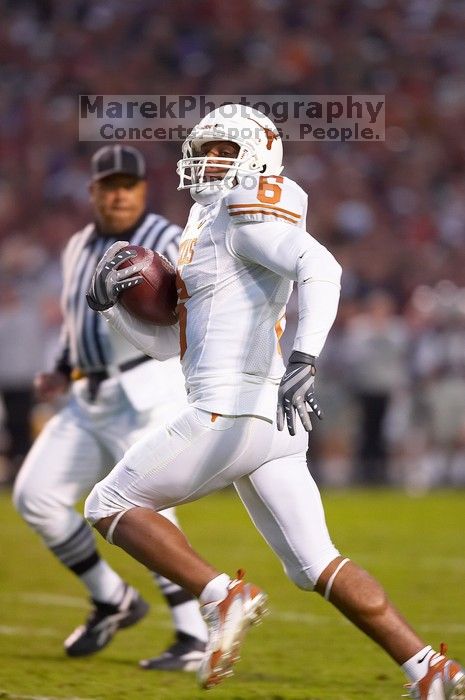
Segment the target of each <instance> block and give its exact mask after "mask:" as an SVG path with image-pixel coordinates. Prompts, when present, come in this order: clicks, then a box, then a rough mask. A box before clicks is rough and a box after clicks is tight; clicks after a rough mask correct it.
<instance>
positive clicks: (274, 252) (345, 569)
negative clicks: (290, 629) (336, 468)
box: [85, 105, 465, 700]
mask: <svg viewBox="0 0 465 700" xmlns="http://www.w3.org/2000/svg"><path fill="white" fill-rule="evenodd" d="M282 169H283V165H282V144H281V139H280V137H279V134H278V132H277V130H276V128H275V126H274V124H273V123H272V122H271V121H270V120H269V119H267V118H266V117H265V116H264V115H262V114H261V113H259V112H256V111H254V110H251V109H248V110H247V109H246V108H243V107H241V106H240V105H237V106H236V110H235V114H234V115H232V116H230V117H225V116H224V111H223V110H222V109H219V110H215V111H213V112H212V113H210V114H209V115H208V116H207V117H206V118H205V119H204V120H203V121H202V122H201V123H200V124H199V125H198V127H196V128H195V129H194V130H193V132H192V133H191V134H190V136H189V137H188V139H187V140H186V141H185V143H184V145H183V158H182V159H181V160H180V161H179V164H178V172H179V175H180V188H189V189H190V192H191V195H192V197H193V199H194V200H195V203H194V205H193V207H192V209H191V212H190V216H189V219H188V222H187V225H186V227H185V229H184V233H183V235H182V238H181V244H180V254H179V259H178V293H179V299H178V309H179V325H180V345H181V357H182V365H183V371H184V375H185V378H186V386H187V390H188V400H189V407H188V408H186V409H185V410H184V411H182V412H181V413H180V414H179V416H178V417H177V418H176V419H175V420H173V421H169V422H167V424H166V426H165V427H163V428H159V429H157V430H154V431H153V432H152V433H151V434H147V435H146V436H145V437H144V438H143V439H142V440H140V441H138V442H137V443H136V444H135V445H133V446H132V447H131V448H130V449H129V451H128V452H127V453H126V454H125V456H124V458H123V459H122V460H121V461H120V462H119V463H118V464H117V465H116V467H115V468H114V470H113V471H112V472H111V473H110V474H109V475H108V476H107V477H106V478H105V479H104V480H103V481H101V482H100V483H99V484H97V485H96V486H95V487H94V489H93V491H92V492H91V494H90V496H89V497H88V499H87V501H86V507H85V512H86V516H87V518H88V519H89V521H90V522H91V523H92V524H94V526H95V527H96V528H97V530H98V531H99V532H100V533H101V534H102V535H104V536H105V537H106V539H107V540H108V541H109V542H112V543H114V544H117V545H118V546H120V547H122V548H123V549H125V550H126V551H127V552H128V553H129V554H131V555H132V556H133V557H135V558H136V559H138V560H139V561H140V562H142V563H143V564H144V565H145V566H148V567H149V568H150V569H153V570H156V571H158V572H160V573H161V574H162V575H163V576H167V577H169V578H170V579H171V580H173V581H176V582H177V583H178V584H180V585H182V586H183V587H185V588H186V589H188V590H189V591H191V592H192V593H193V594H194V595H196V596H198V597H199V599H200V603H201V606H202V611H203V615H204V618H205V620H206V622H207V626H208V629H209V641H208V644H207V653H206V656H205V657H204V660H203V662H202V664H201V667H200V670H199V681H200V684H201V686H202V687H204V688H210V687H212V686H214V685H216V684H217V683H219V682H221V680H222V679H223V678H225V677H226V676H228V675H230V674H231V671H232V666H233V664H234V662H235V661H236V660H237V658H238V656H239V647H240V644H241V642H242V639H243V637H244V634H245V632H246V630H247V629H248V627H249V626H250V625H251V624H253V623H255V622H257V621H259V620H260V618H261V617H262V616H263V614H264V611H265V607H266V595H265V593H264V592H263V591H261V590H260V589H259V588H258V587H257V586H255V585H253V584H251V583H246V582H245V581H244V579H243V573H242V572H241V571H239V572H238V575H237V576H236V578H234V579H231V578H230V576H229V575H228V574H226V573H222V572H220V571H217V570H216V569H215V568H214V567H213V566H212V565H211V564H209V563H207V562H205V561H204V560H203V559H201V558H200V556H199V555H198V554H197V553H196V552H194V551H193V550H192V549H191V547H190V546H189V544H188V542H187V540H186V538H185V536H184V535H183V534H182V533H181V532H180V531H179V530H178V529H177V528H176V527H174V526H173V525H172V524H171V523H170V522H169V521H168V520H167V519H166V518H164V517H163V516H162V515H160V513H159V512H158V511H160V510H161V509H163V508H167V507H170V506H173V505H175V504H178V503H184V502H187V501H192V500H195V499H198V498H200V497H201V496H204V495H206V494H208V493H210V492H211V491H214V490H217V489H220V488H223V487H224V486H227V485H229V484H231V483H232V484H234V486H235V488H236V490H237V492H238V494H239V496H240V498H241V500H242V501H243V503H244V505H245V507H246V508H247V510H248V512H249V513H250V516H251V518H252V520H253V522H254V524H255V526H256V527H257V528H258V529H259V531H260V532H261V533H262V535H263V537H264V538H265V540H266V541H267V542H268V543H269V545H270V546H271V547H272V548H273V549H274V551H275V552H276V554H277V555H278V556H279V557H280V559H281V561H282V563H283V565H284V568H285V570H286V572H287V574H288V576H289V577H290V578H291V579H292V580H293V581H294V582H295V583H296V585H297V586H299V587H300V588H302V589H305V590H309V591H311V590H314V591H316V592H317V593H319V594H320V595H322V596H323V597H324V598H325V599H327V600H329V601H330V602H331V603H332V604H333V605H335V606H336V607H337V608H338V609H339V610H340V611H341V612H342V613H343V614H344V615H345V616H346V617H347V618H348V619H349V620H351V621H352V622H353V623H354V624H355V625H357V626H358V627H359V628H360V629H361V630H362V631H363V632H365V633H366V634H367V635H369V636H370V637H371V638H372V639H373V640H374V641H375V642H377V643H378V644H379V645H380V646H381V647H382V648H383V649H384V650H385V651H386V652H387V653H388V654H389V655H390V656H391V657H392V658H393V659H394V661H395V662H397V663H398V664H399V665H401V666H402V667H403V669H404V671H405V672H406V674H407V676H408V677H409V679H410V694H411V696H412V697H415V698H422V699H424V700H426V698H428V700H433V699H437V700H439V698H441V700H444V698H457V697H461V695H459V693H464V692H465V673H464V670H463V669H462V668H461V667H460V665H459V664H458V663H456V662H454V661H452V660H450V659H448V658H447V657H446V656H445V655H444V654H443V653H442V650H441V652H439V653H438V652H436V651H435V650H433V649H432V648H431V647H430V646H428V645H427V644H426V643H425V641H423V640H422V639H421V638H420V637H419V636H418V635H417V634H416V632H415V631H414V630H412V628H411V627H410V626H409V625H408V624H407V623H406V622H405V620H404V619H403V618H402V617H401V616H400V614H399V613H398V612H397V610H396V609H395V608H394V607H393V605H392V604H391V603H390V601H389V600H388V598H387V596H386V593H385V592H384V590H383V589H382V587H381V586H380V584H379V583H378V582H377V581H376V580H375V579H373V578H372V577H371V576H370V575H369V574H368V573H367V572H366V571H364V570H363V569H361V568H360V567H358V566H357V565H356V564H355V563H354V562H352V561H350V560H349V559H348V558H347V557H344V556H342V555H340V553H339V551H338V550H337V549H336V547H335V546H334V544H333V543H332V541H331V539H330V536H329V534H328V531H327V527H326V523H325V516H324V511H323V507H322V503H321V500H320V495H319V492H318V489H317V487H316V485H315V483H314V481H313V479H312V477H311V475H310V473H309V471H308V469H307V464H306V458H305V453H306V447H307V432H306V431H309V430H311V420H312V419H313V418H315V417H316V418H321V410H320V407H319V405H318V401H317V399H316V396H315V390H314V386H315V384H314V383H315V375H316V371H317V364H318V356H319V355H320V353H321V351H322V349H323V346H324V343H325V340H326V337H327V334H328V332H329V330H330V328H331V325H332V323H333V321H334V318H335V315H336V310H337V306H338V299H339V286H340V275H341V268H340V266H339V265H338V263H337V262H336V260H335V259H334V257H333V256H332V255H331V254H330V253H329V252H328V250H327V249H326V248H325V247H324V246H322V245H321V244H320V243H318V241H317V240H316V239H315V238H313V237H312V236H311V235H309V234H308V233H307V232H306V229H305V220H306V212H307V196H306V194H305V193H304V192H303V190H302V189H301V188H300V187H299V186H298V185H297V184H296V183H295V182H293V181H292V180H289V179H288V178H286V177H284V176H283V175H281V172H282ZM121 249H124V243H122V242H120V243H118V244H116V246H115V247H114V248H113V250H111V251H110V252H109V254H108V257H107V259H106V260H107V261H108V260H109V259H110V258H111V259H113V258H114V255H115V254H116V253H117V252H118V251H120V250H121ZM104 267H105V258H104V261H103V268H104ZM103 268H102V263H101V264H100V266H99V268H98V269H97V271H96V275H95V277H94V284H93V286H92V290H91V292H90V297H91V301H92V304H93V305H94V307H97V308H99V305H100V308H101V309H107V310H106V311H104V312H103V313H104V314H105V315H106V318H107V319H108V321H109V322H110V324H112V325H113V326H114V327H115V328H117V329H118V330H120V332H122V333H123V334H125V335H126V336H127V337H128V338H131V339H132V342H133V343H134V344H135V345H137V346H138V347H139V348H140V349H142V350H143V351H144V352H146V353H148V354H151V355H153V356H154V357H161V356H164V355H166V354H167V353H169V351H170V344H171V345H172V352H176V350H177V346H176V342H175V341H174V339H173V334H172V332H171V333H165V334H163V332H162V331H163V329H157V332H156V333H154V331H153V327H152V328H150V327H149V326H147V325H146V324H144V323H142V322H139V321H137V320H135V319H134V318H132V317H131V316H130V315H129V314H128V313H127V312H126V311H125V310H124V309H123V308H122V307H121V306H120V305H119V304H118V303H117V301H116V303H113V302H115V300H116V298H117V295H116V294H115V284H117V276H118V273H117V272H113V273H111V274H110V275H105V274H104V273H103ZM124 274H125V275H128V274H130V273H129V272H128V269H126V270H125V271H124ZM137 278H138V275H137V268H135V269H134V275H133V279H134V280H137ZM293 281H296V282H297V287H298V303H299V322H298V327H297V332H296V336H295V340H294V346H293V352H292V354H291V356H290V359H289V364H288V366H287V368H284V365H283V363H282V358H281V355H280V350H279V336H280V333H281V330H282V324H283V319H284V311H285V307H286V303H287V301H288V299H289V296H290V293H291V287H292V282H293ZM111 303H113V306H111V308H110V309H108V307H109V305H110V304H111ZM276 405H277V415H276ZM297 416H298V417H297ZM276 423H277V428H278V429H276ZM285 426H287V430H284V428H285Z"/></svg>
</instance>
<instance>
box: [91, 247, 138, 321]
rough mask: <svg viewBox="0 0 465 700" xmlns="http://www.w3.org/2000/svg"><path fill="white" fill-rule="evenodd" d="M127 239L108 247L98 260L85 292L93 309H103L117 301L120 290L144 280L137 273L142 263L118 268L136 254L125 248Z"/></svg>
mask: <svg viewBox="0 0 465 700" xmlns="http://www.w3.org/2000/svg"><path fill="white" fill-rule="evenodd" d="M129 245H130V243H129V242H128V241H117V242H116V243H113V245H112V246H110V247H109V248H108V250H107V251H106V253H105V255H104V256H103V257H102V259H101V260H100V262H99V264H98V265H97V268H96V270H95V272H94V275H93V277H92V282H91V283H90V287H89V291H88V292H87V294H86V299H87V303H88V304H89V306H90V308H91V309H93V310H94V311H105V309H109V308H111V307H112V306H113V305H114V304H115V303H116V302H117V301H118V296H119V294H120V292H122V291H123V289H127V288H128V287H135V286H136V285H138V284H140V283H141V282H143V281H144V278H143V277H142V276H141V275H139V274H138V273H139V272H140V271H141V270H142V268H143V267H144V264H143V263H135V264H134V265H128V267H125V268H123V269H122V270H120V269H119V268H120V266H121V264H122V263H123V262H124V261H125V260H128V259H130V258H133V257H134V256H135V255H136V252H135V251H134V250H127V246H129Z"/></svg>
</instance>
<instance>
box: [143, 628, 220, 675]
mask: <svg viewBox="0 0 465 700" xmlns="http://www.w3.org/2000/svg"><path fill="white" fill-rule="evenodd" d="M206 646H207V645H206V644H205V642H202V641H201V640H200V639H198V638H197V637H193V636H192V635H190V634H186V633H185V632H176V641H175V642H174V643H173V644H172V645H171V646H169V647H168V649H167V650H166V651H164V652H163V653H162V654H160V656H154V657H153V658H152V659H143V660H142V661H139V666H140V667H141V668H143V669H145V670H146V671H198V670H199V667H200V664H201V662H202V659H203V657H204V655H205V648H206Z"/></svg>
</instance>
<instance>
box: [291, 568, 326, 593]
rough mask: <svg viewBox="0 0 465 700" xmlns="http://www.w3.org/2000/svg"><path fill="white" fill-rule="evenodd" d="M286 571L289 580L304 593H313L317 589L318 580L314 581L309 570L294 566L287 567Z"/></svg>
mask: <svg viewBox="0 0 465 700" xmlns="http://www.w3.org/2000/svg"><path fill="white" fill-rule="evenodd" d="M284 571H285V572H286V574H287V576H288V578H290V579H291V581H292V582H293V583H295V585H296V586H297V588H300V589H301V590H302V591H313V590H314V588H315V583H316V582H317V580H318V579H315V580H313V576H311V574H310V573H309V571H308V569H303V568H297V567H294V566H285V567H284Z"/></svg>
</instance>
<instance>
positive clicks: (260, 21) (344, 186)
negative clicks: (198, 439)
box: [0, 0, 465, 490]
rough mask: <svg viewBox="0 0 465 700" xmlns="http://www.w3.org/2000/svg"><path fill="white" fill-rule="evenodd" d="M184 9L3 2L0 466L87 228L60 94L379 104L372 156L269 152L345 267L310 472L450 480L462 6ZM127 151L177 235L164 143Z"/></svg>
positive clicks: (457, 332) (361, 145)
mask: <svg viewBox="0 0 465 700" xmlns="http://www.w3.org/2000/svg"><path fill="white" fill-rule="evenodd" d="M193 5H194V3H191V2H189V1H188V0H172V1H171V2H163V0H134V1H133V2H130V3H128V2H124V0H105V1H104V2H103V1H102V2H99V1H98V0H68V1H67V2H65V3H62V2H59V0H3V1H2V2H0V7H1V13H2V21H1V23H0V96H1V97H0V115H1V116H0V287H1V292H2V293H1V294H0V393H1V394H2V395H3V398H4V414H5V415H4V420H3V425H4V430H3V433H2V436H3V437H2V440H3V444H2V446H1V451H2V453H3V454H4V455H5V458H8V459H9V460H10V461H12V462H13V463H14V466H17V464H18V463H19V462H20V460H21V456H22V455H23V454H24V452H25V451H26V449H27V446H28V439H29V437H28V434H27V433H28V430H29V428H28V425H27V424H24V421H22V423H23V424H22V425H17V424H15V425H13V424H12V423H14V422H15V421H16V423H17V422H18V416H20V417H21V416H24V415H25V407H26V406H28V405H29V404H30V402H31V391H30V386H31V380H32V377H33V375H34V373H35V371H36V370H37V369H39V368H40V367H42V366H44V365H45V366H47V365H48V366H49V365H50V364H51V362H52V357H53V343H54V340H55V339H56V336H57V331H58V327H59V320H60V316H59V310H58V306H57V299H58V296H59V288H60V274H59V255H60V251H61V249H62V247H63V245H64V243H65V241H66V240H67V239H68V238H69V236H70V235H71V233H72V232H74V231H75V230H77V229H78V228H80V227H81V226H82V225H83V224H85V223H86V221H87V219H88V217H89V205H88V192H87V184H88V178H89V173H88V168H89V158H90V156H91V154H92V153H93V152H94V151H95V150H96V148H97V147H98V145H99V144H96V143H91V142H79V141H78V138H77V134H78V128H77V115H78V110H77V95H79V94H98V93H100V94H101V93H102V92H103V93H105V94H112V95H118V94H121V95H124V94H136V93H137V94H141V95H150V94H168V95H169V94H173V92H176V93H178V94H185V95H188V94H194V95H195V94H223V95H224V94H245V95H247V94H270V95H286V94H302V95H312V94H313V95H329V94H334V95H337V94H354V95H357V94H383V95H386V140H385V142H376V143H366V142H348V143H344V144H341V143H321V142H299V143H289V144H287V145H286V151H285V153H286V157H285V162H286V164H287V166H286V170H285V174H286V175H288V176H289V177H291V178H293V179H295V180H296V181H297V182H298V183H299V184H300V185H301V186H302V187H303V188H304V189H305V190H306V191H308V192H309V203H310V206H309V216H308V227H309V230H310V231H311V232H312V234H313V235H315V236H316V238H318V239H319V240H321V241H322V242H323V243H324V244H325V245H326V246H328V247H329V249H330V250H331V251H332V252H333V253H334V254H335V256H336V257H337V259H338V260H339V261H340V262H341V264H342V266H343V270H344V276H343V292H342V294H343V298H342V303H341V308H340V312H339V316H338V319H337V322H336V325H335V327H334V329H333V331H332V333H331V335H330V338H329V341H328V344H327V347H326V350H325V352H324V356H323V357H322V360H321V370H320V371H319V378H318V390H319V392H320V395H321V403H322V404H323V406H324V408H325V414H326V419H325V421H323V423H322V424H321V426H318V430H317V431H315V435H314V436H313V437H312V455H313V456H312V464H313V468H314V469H315V471H316V472H317V473H318V475H319V478H320V480H321V481H322V482H323V483H325V482H326V483H328V484H341V485H342V484H346V483H348V482H353V481H357V482H360V483H365V482H371V483H384V482H392V483H401V484H403V485H406V486H407V487H409V488H412V489H416V490H421V489H424V488H429V487H431V486H433V485H436V484H440V483H444V482H446V483H454V484H457V483H461V484H465V342H464V341H465V273H464V270H465V130H464V129H463V120H464V116H465V88H464V85H465V80H464V78H465V42H464V41H463V34H464V31H465V5H464V4H463V2H460V0H455V1H454V0H449V1H448V2H444V1H442V0H407V1H404V2H400V0H398V1H395V0H354V1H353V2H346V1H345V0H331V1H327V0H315V1H314V2H312V3H309V2H307V1H306V0H292V2H290V1H286V0H236V1H235V2H234V3H229V2H228V3H222V2H217V1H216V0H198V1H197V2H196V3H195V8H194V7H193ZM134 145H136V146H138V147H140V148H141V150H142V151H143V152H144V154H145V155H146V157H147V161H148V165H149V182H150V188H151V198H152V201H153V205H154V207H155V208H156V209H157V210H158V211H159V212H160V213H163V214H164V215H166V216H167V217H168V218H171V219H172V220H173V221H175V222H176V223H179V224H182V223H183V221H184V220H185V215H186V213H187V211H188V207H189V198H188V195H186V194H185V193H177V192H176V187H177V176H176V174H175V162H176V160H177V158H178V157H179V147H180V144H179V143H166V142H158V143H154V142H148V143H137V144H134ZM289 326H290V329H291V330H292V327H293V318H292V313H291V314H290V319H289ZM26 415H27V412H26ZM35 415H36V416H37V410H36V412H35ZM20 423H21V421H20ZM4 471H5V474H6V475H11V467H10V466H7V467H6V468H5V470H4Z"/></svg>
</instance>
